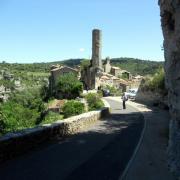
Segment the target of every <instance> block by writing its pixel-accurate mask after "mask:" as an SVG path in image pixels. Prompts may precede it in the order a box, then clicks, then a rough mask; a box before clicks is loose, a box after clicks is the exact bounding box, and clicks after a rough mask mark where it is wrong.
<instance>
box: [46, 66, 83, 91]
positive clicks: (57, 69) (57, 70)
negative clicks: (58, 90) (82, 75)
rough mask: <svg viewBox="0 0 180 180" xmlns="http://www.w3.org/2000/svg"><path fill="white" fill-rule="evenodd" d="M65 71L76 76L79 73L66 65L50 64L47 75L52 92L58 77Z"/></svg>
mask: <svg viewBox="0 0 180 180" xmlns="http://www.w3.org/2000/svg"><path fill="white" fill-rule="evenodd" d="M67 73H73V74H75V75H76V76H78V74H79V72H78V70H77V69H73V68H71V67H68V66H60V65H52V66H51V75H50V77H49V88H50V92H51V93H52V94H53V93H54V92H55V87H56V83H57V80H58V78H59V77H60V76H62V75H64V74H67Z"/></svg>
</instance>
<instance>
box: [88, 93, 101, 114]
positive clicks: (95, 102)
mask: <svg viewBox="0 0 180 180" xmlns="http://www.w3.org/2000/svg"><path fill="white" fill-rule="evenodd" d="M85 98H86V100H87V103H88V108H89V111H93V110H96V109H100V108H102V107H104V103H103V102H102V100H101V98H100V97H99V95H98V94H95V93H89V94H87V95H86V97H85Z"/></svg>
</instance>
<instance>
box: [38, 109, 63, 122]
mask: <svg viewBox="0 0 180 180" xmlns="http://www.w3.org/2000/svg"><path fill="white" fill-rule="evenodd" d="M62 119H63V115H62V114H59V113H55V112H51V111H50V112H48V114H47V115H46V116H45V118H44V120H43V121H42V122H41V124H50V123H53V122H55V121H58V120H62Z"/></svg>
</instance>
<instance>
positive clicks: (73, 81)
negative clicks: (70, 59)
mask: <svg viewBox="0 0 180 180" xmlns="http://www.w3.org/2000/svg"><path fill="white" fill-rule="evenodd" d="M56 91H57V96H58V97H60V98H61V99H74V98H76V97H78V96H80V94H81V93H82V91H83V84H82V83H81V82H80V81H79V80H78V79H77V77H76V76H75V75H74V74H72V73H67V74H65V75H63V76H60V77H59V79H58V82H57V85H56Z"/></svg>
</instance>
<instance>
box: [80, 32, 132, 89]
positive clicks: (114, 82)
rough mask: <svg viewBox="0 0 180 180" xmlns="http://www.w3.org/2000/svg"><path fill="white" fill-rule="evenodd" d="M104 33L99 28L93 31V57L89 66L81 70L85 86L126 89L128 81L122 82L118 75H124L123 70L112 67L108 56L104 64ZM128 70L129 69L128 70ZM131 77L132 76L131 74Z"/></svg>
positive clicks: (90, 87) (86, 87) (88, 87)
mask: <svg viewBox="0 0 180 180" xmlns="http://www.w3.org/2000/svg"><path fill="white" fill-rule="evenodd" d="M101 38H102V33H101V31H100V30H98V29H94V30H93V31H92V59H91V64H90V66H89V67H87V68H85V69H83V70H82V71H81V80H82V82H83V83H84V88H85V89H88V90H90V89H91V90H92V89H98V88H99V87H102V86H106V85H109V86H115V87H117V88H120V89H123V90H125V89H126V87H127V84H128V83H127V82H126V81H124V83H122V79H120V78H119V77H118V76H119V75H122V73H123V72H124V71H122V70H121V69H120V68H118V67H112V66H111V64H110V59H109V58H106V60H105V63H104V64H103V65H102V59H101V49H102V47H101V46H102V40H101ZM126 72H127V71H126ZM129 77H130V76H129Z"/></svg>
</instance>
